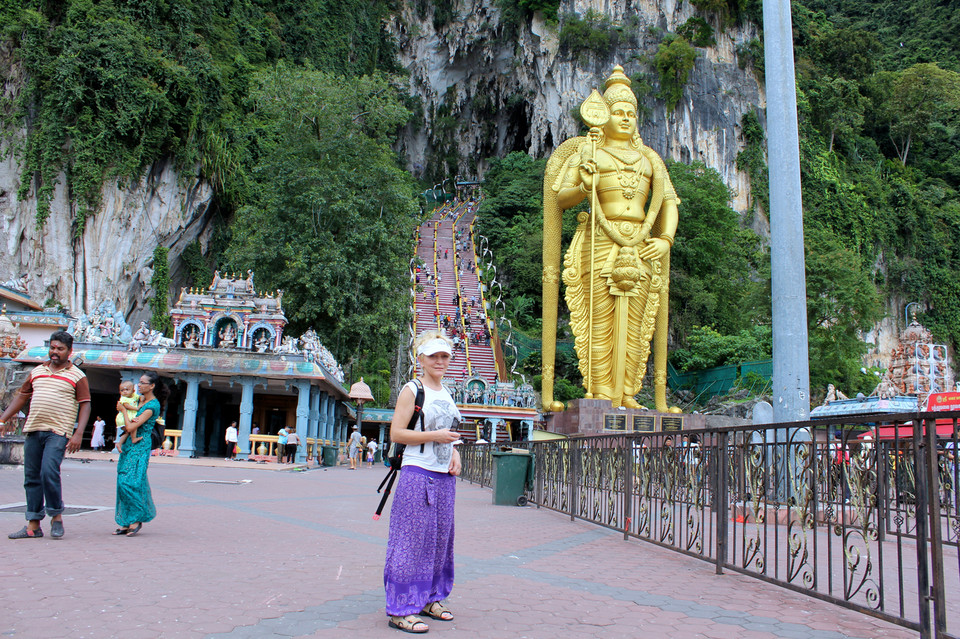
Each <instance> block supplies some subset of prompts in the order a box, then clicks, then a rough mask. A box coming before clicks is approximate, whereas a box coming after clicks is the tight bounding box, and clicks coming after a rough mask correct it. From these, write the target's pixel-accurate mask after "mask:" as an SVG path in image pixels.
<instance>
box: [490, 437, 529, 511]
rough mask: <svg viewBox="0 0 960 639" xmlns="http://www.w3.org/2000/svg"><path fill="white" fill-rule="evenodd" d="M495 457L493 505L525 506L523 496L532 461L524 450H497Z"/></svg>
mask: <svg viewBox="0 0 960 639" xmlns="http://www.w3.org/2000/svg"><path fill="white" fill-rule="evenodd" d="M490 454H491V455H493V503H494V504H495V505H497V506H525V505H526V503H527V498H526V496H525V495H524V494H523V493H524V486H525V484H526V482H527V474H528V473H529V471H530V464H531V463H532V459H531V457H530V451H528V450H524V449H523V448H509V449H507V450H497V451H494V452H492V453H490Z"/></svg>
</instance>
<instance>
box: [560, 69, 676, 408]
mask: <svg viewBox="0 0 960 639" xmlns="http://www.w3.org/2000/svg"><path fill="white" fill-rule="evenodd" d="M605 89H606V90H605V92H604V94H603V96H602V97H601V96H600V94H599V93H598V92H597V91H594V92H593V93H592V94H591V96H590V97H589V98H587V100H586V101H585V102H584V103H583V105H582V106H581V110H580V112H581V115H582V117H583V120H584V122H585V123H586V124H587V125H588V126H590V127H591V128H590V132H589V134H588V136H581V137H576V138H571V139H569V140H567V141H565V142H564V143H563V144H561V145H560V146H559V147H558V148H557V150H556V151H554V153H553V155H551V157H550V160H549V162H548V163H547V169H546V173H545V175H544V183H543V193H544V198H543V200H544V204H543V208H544V210H543V215H544V220H543V393H542V398H543V404H544V408H545V409H546V410H550V411H556V410H563V404H562V403H561V402H556V401H554V400H553V380H554V361H555V356H556V329H557V302H558V296H559V279H560V268H559V262H560V231H561V225H562V219H561V218H562V214H563V211H564V210H566V209H569V208H572V207H574V206H576V205H577V204H579V203H580V202H582V201H584V200H586V201H587V203H588V204H590V211H591V212H590V213H585V212H584V213H580V214H579V215H578V217H577V221H578V226H577V229H576V232H575V234H574V237H573V240H572V242H571V243H570V246H569V248H568V249H567V253H566V256H565V258H564V261H563V267H564V268H563V282H564V284H565V285H566V293H565V297H566V301H567V307H568V308H569V309H570V327H571V329H572V331H573V334H574V348H575V350H576V353H577V357H578V358H579V366H580V372H581V373H582V374H583V379H584V387H585V388H586V397H587V398H596V399H608V400H610V401H611V403H612V405H613V406H614V407H618V406H625V407H629V408H641V406H640V405H639V404H638V403H637V401H636V400H635V399H634V395H636V393H637V392H638V391H639V390H640V387H641V385H642V381H643V377H644V375H645V373H646V368H647V360H648V359H649V355H650V348H651V341H653V361H654V364H653V366H654V397H655V402H656V409H657V410H659V411H661V412H667V411H670V412H679V409H676V408H668V407H667V401H666V385H667V308H668V304H667V301H668V291H669V284H668V283H669V276H670V247H671V246H672V245H673V238H674V234H675V232H676V229H677V205H678V204H679V203H680V200H679V199H678V198H677V195H676V192H675V191H674V188H673V184H672V183H671V182H670V176H669V175H668V174H667V169H666V166H665V165H664V163H663V160H662V159H661V158H660V156H659V155H657V154H656V153H655V152H654V151H653V150H652V149H650V148H649V147H647V146H646V145H644V144H643V141H642V140H641V139H640V136H639V134H638V133H637V98H636V96H635V95H634V94H633V91H632V90H631V89H630V79H629V78H628V77H627V76H626V75H624V74H623V69H622V68H621V67H620V66H617V67H615V68H614V71H613V74H612V75H611V76H610V77H609V78H608V79H607V81H606V85H605Z"/></svg>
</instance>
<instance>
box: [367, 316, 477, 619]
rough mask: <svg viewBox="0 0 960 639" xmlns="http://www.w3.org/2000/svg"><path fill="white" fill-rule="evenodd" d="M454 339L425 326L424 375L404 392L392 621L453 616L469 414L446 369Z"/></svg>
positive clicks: (389, 586) (393, 518) (389, 575)
mask: <svg viewBox="0 0 960 639" xmlns="http://www.w3.org/2000/svg"><path fill="white" fill-rule="evenodd" d="M451 346H452V344H451V343H450V340H449V339H448V338H447V337H446V336H445V335H443V334H442V333H440V332H439V331H424V332H423V333H421V334H420V336H419V337H418V338H417V340H416V342H415V343H414V347H415V351H416V354H417V361H418V363H419V364H420V370H421V374H420V377H419V379H418V380H417V381H411V382H408V383H407V384H406V385H405V386H404V387H403V389H402V390H401V391H400V396H399V397H398V399H397V407H396V410H395V411H394V416H393V421H392V422H391V424H390V439H391V440H392V441H394V442H396V443H398V444H405V445H406V449H405V451H404V453H403V467H402V468H401V470H400V477H399V480H398V481H397V489H396V492H395V493H394V498H393V506H392V507H391V510H390V534H389V537H388V540H387V558H386V564H385V566H384V569H383V583H384V586H385V590H386V602H387V605H386V612H387V615H388V617H389V621H388V623H389V625H390V627H391V628H397V629H399V630H403V631H404V632H413V633H423V632H427V630H429V626H428V625H427V623H426V622H425V621H424V620H423V618H422V617H421V615H422V616H426V617H430V618H431V619H437V620H439V621H451V620H453V613H452V612H450V610H449V609H448V608H447V607H446V606H445V605H444V604H443V603H442V601H443V600H444V599H446V598H447V597H448V596H449V595H450V591H451V590H452V588H453V579H454V562H453V538H454V502H455V500H456V476H457V475H459V474H460V454H459V452H458V451H457V450H456V448H455V447H454V443H455V442H457V441H458V440H459V439H460V434H459V433H458V432H457V427H458V426H459V424H460V420H461V419H462V417H461V415H460V411H459V410H458V409H457V406H456V404H455V403H454V401H453V398H452V397H451V396H450V393H449V392H447V390H446V389H445V388H444V387H443V376H444V374H445V373H446V371H447V368H448V367H449V365H450V358H451V355H452V353H451ZM418 382H419V385H420V386H422V388H423V393H424V402H423V409H422V411H421V413H420V415H421V419H420V421H419V424H418V425H417V427H416V428H415V429H413V430H411V429H408V428H407V425H408V424H409V423H410V419H411V417H413V414H414V404H415V398H416V396H417V392H418Z"/></svg>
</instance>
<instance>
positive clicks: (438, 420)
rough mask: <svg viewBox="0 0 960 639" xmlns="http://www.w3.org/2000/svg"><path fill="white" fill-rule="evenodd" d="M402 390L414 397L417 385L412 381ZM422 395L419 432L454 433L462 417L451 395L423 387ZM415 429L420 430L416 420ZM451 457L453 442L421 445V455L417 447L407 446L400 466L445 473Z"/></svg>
mask: <svg viewBox="0 0 960 639" xmlns="http://www.w3.org/2000/svg"><path fill="white" fill-rule="evenodd" d="M404 388H409V389H410V390H411V391H412V392H413V394H414V397H416V394H417V385H416V383H415V382H407V384H406V386H405V387H404ZM423 392H424V397H423V428H422V430H424V431H430V430H441V429H443V428H449V429H451V430H456V429H457V428H458V427H459V426H460V420H462V419H463V416H462V415H461V414H460V410H459V409H458V408H457V405H456V404H455V403H454V401H453V398H452V397H451V396H450V393H448V392H447V390H446V389H445V388H441V390H433V389H432V388H428V387H427V386H426V385H424V386H423ZM414 430H421V427H420V420H417V425H416V426H415V427H414ZM452 456H453V443H449V444H441V443H439V442H427V443H425V444H424V445H423V452H420V445H419V444H408V445H407V447H406V449H404V451H403V465H404V466H419V467H420V468H423V469H426V470H432V471H434V472H438V473H445V472H448V471H449V470H450V458H451V457H452Z"/></svg>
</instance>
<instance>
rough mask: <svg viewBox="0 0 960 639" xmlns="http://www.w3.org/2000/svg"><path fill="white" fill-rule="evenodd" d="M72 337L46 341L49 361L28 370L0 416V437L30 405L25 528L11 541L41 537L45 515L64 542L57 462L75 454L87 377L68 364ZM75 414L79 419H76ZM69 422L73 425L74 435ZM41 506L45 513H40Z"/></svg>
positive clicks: (84, 416) (84, 415)
mask: <svg viewBox="0 0 960 639" xmlns="http://www.w3.org/2000/svg"><path fill="white" fill-rule="evenodd" d="M72 351H73V336H72V335H70V333H67V332H66V331H57V332H56V333H54V334H53V335H51V336H50V351H49V357H50V359H49V360H47V361H46V362H44V363H43V364H40V365H39V366H37V367H36V368H35V369H33V370H32V371H30V376H29V377H28V378H27V381H25V382H24V383H23V386H21V387H20V392H19V393H18V394H17V397H16V399H14V400H13V403H12V404H10V406H9V407H7V410H5V411H4V412H3V414H2V415H0V435H6V434H8V433H10V432H12V431H13V424H7V423H6V422H7V420H8V419H10V418H11V417H13V416H14V415H16V414H17V413H18V412H19V411H20V409H21V408H23V407H24V406H26V405H27V403H28V402H29V404H30V410H29V414H28V415H27V423H26V424H24V426H23V433H24V435H25V436H26V437H25V441H24V444H23V488H24V490H25V491H26V493H27V512H26V517H27V525H26V526H24V527H23V528H22V529H20V530H18V531H17V532H15V533H11V534H10V535H9V537H10V539H37V538H39V537H43V531H42V530H41V529H40V520H41V519H43V516H44V512H46V514H48V515H50V519H51V523H50V536H51V537H53V538H54V539H60V538H61V537H63V497H62V495H61V490H60V463H61V462H62V461H63V454H64V451H69V452H71V453H75V452H77V451H78V450H80V443H81V442H82V441H83V432H84V431H85V430H86V429H87V420H88V419H90V387H89V385H88V383H87V376H86V375H84V373H83V371H81V370H80V369H79V368H77V367H76V366H74V365H73V363H72V362H71V361H70V353H71V352H72ZM78 414H79V417H78ZM74 423H76V424H77V428H76V430H74ZM44 504H46V508H44Z"/></svg>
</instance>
